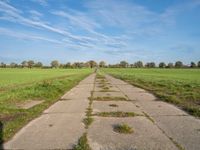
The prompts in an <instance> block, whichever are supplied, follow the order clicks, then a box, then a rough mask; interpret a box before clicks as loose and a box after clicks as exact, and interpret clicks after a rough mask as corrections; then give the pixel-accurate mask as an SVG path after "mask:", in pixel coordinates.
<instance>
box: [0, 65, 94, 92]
mask: <svg viewBox="0 0 200 150" xmlns="http://www.w3.org/2000/svg"><path fill="white" fill-rule="evenodd" d="M85 72H91V70H90V69H27V68H26V69H21V68H15V69H14V68H0V89H1V90H4V89H9V88H10V87H12V88H13V87H19V86H20V85H21V86H24V85H28V84H30V83H31V84H32V83H34V82H38V81H43V80H46V79H54V78H59V77H66V76H72V75H76V74H77V73H80V74H81V73H85Z"/></svg>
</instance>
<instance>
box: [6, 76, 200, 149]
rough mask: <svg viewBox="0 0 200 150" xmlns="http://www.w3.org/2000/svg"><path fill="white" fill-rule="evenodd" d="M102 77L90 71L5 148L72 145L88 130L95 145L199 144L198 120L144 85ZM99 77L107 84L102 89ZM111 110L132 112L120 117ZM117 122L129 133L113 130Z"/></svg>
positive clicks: (192, 146) (159, 146)
mask: <svg viewBox="0 0 200 150" xmlns="http://www.w3.org/2000/svg"><path fill="white" fill-rule="evenodd" d="M105 77H106V78H105V79H98V78H96V75H95V74H92V75H90V76H89V77H87V78H86V79H84V80H83V81H81V82H80V83H79V84H78V85H77V86H76V87H74V88H73V89H71V90H70V91H69V92H67V93H66V94H65V95H64V96H63V97H62V98H61V99H60V101H58V102H57V103H55V104H54V105H52V106H51V107H50V108H48V109H47V110H45V111H44V112H43V114H42V115H41V116H40V117H38V118H36V119H34V120H33V121H31V122H30V123H29V124H28V125H26V126H25V127H24V128H22V129H21V130H20V131H19V132H18V133H17V134H16V135H15V136H14V137H13V138H12V139H11V140H10V141H8V142H7V143H5V144H4V148H5V149H34V150H35V149H73V147H74V145H76V144H77V142H78V140H79V138H80V137H81V136H82V135H83V133H85V132H86V133H87V138H88V144H89V145H90V147H91V148H92V149H93V150H137V149H138V150H150V149H151V150H175V149H177V150H182V149H186V150H199V149H200V120H199V119H196V118H195V117H192V116H190V115H188V114H187V113H185V112H184V111H182V110H180V109H178V108H177V107H175V106H173V105H171V104H168V103H165V102H162V101H158V100H157V99H156V98H155V97H154V96H153V95H152V94H150V93H148V92H147V91H145V90H143V89H140V88H137V87H134V86H132V85H130V84H128V83H126V82H124V81H122V80H119V79H115V78H113V77H111V76H108V75H106V76H105ZM102 82H104V86H105V85H106V86H107V87H109V89H102V87H101V86H102ZM92 91H94V92H92ZM88 97H91V98H90V99H92V102H91V103H90V105H91V108H92V117H93V118H94V121H93V123H92V124H91V125H90V126H89V127H88V129H86V128H85V125H84V123H83V119H84V118H86V116H85V115H86V110H87V108H88V106H89V100H88ZM113 106H115V107H113ZM113 112H121V113H123V112H124V113H130V112H134V114H136V115H135V116H125V117H120V116H117V115H116V116H115V115H113ZM102 114H103V115H102ZM105 114H106V115H105ZM121 123H125V124H128V125H129V126H131V127H132V128H133V133H131V134H121V133H117V132H115V131H114V130H113V127H114V126H115V125H117V124H121Z"/></svg>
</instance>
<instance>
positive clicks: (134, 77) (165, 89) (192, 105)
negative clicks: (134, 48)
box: [103, 68, 200, 117]
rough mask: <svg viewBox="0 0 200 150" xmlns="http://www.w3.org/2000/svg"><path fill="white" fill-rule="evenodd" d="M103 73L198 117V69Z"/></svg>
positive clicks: (131, 70) (199, 92) (199, 85)
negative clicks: (148, 92)
mask: <svg viewBox="0 0 200 150" xmlns="http://www.w3.org/2000/svg"><path fill="white" fill-rule="evenodd" d="M103 72H105V73H108V74H110V75H113V76H114V77H117V78H119V79H122V80H125V81H127V82H129V83H131V84H132V85H135V86H138V87H142V88H144V89H146V90H148V91H150V92H152V93H154V94H155V95H156V96H157V97H159V99H161V100H163V101H167V102H170V103H173V104H175V105H177V106H179V107H181V108H182V109H184V110H186V111H187V112H189V113H190V114H192V115H194V116H198V117H200V69H134V68H126V69H122V68H106V69H103Z"/></svg>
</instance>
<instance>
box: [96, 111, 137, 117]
mask: <svg viewBox="0 0 200 150" xmlns="http://www.w3.org/2000/svg"><path fill="white" fill-rule="evenodd" d="M94 115H95V116H100V117H120V118H121V117H135V116H138V114H136V113H134V112H122V111H114V112H98V113H95V114H94Z"/></svg>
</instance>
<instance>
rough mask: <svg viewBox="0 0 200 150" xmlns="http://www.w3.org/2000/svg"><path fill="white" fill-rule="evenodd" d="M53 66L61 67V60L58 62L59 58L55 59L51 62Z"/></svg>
mask: <svg viewBox="0 0 200 150" xmlns="http://www.w3.org/2000/svg"><path fill="white" fill-rule="evenodd" d="M51 67H52V68H58V67H59V62H58V61H57V60H53V61H52V62H51Z"/></svg>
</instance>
